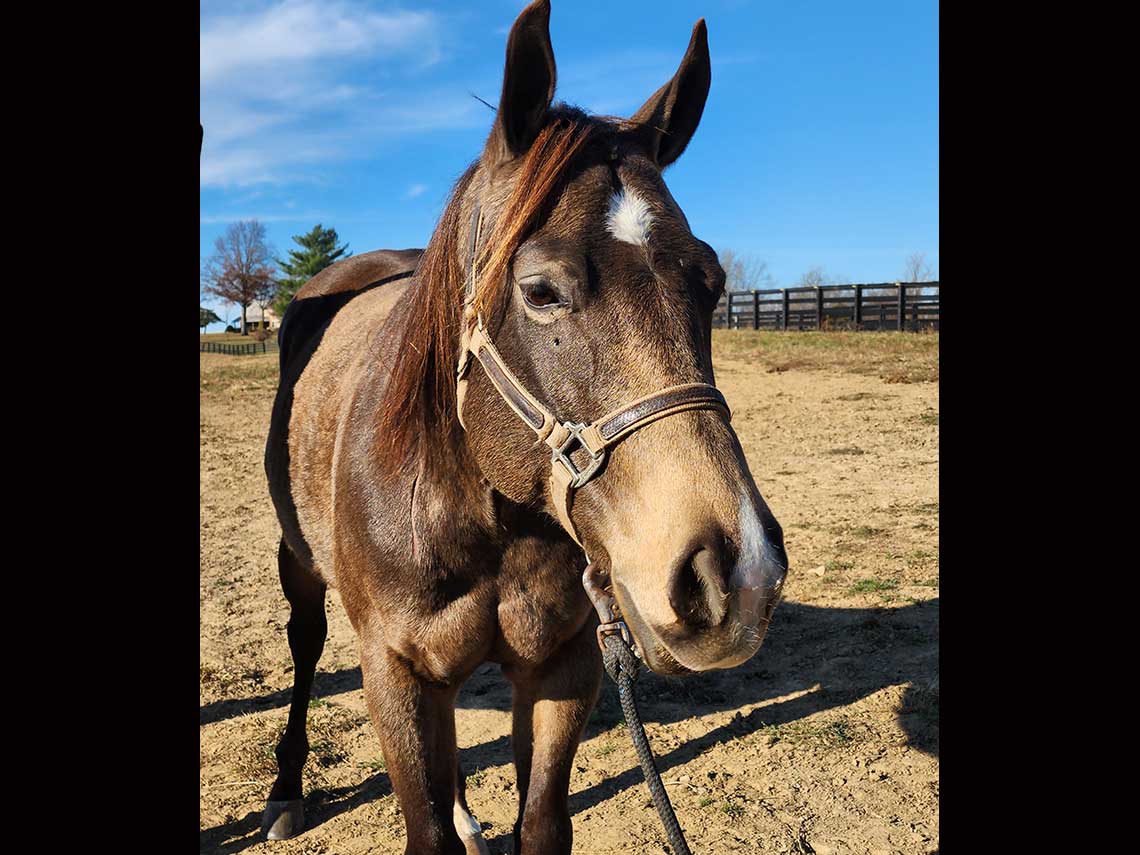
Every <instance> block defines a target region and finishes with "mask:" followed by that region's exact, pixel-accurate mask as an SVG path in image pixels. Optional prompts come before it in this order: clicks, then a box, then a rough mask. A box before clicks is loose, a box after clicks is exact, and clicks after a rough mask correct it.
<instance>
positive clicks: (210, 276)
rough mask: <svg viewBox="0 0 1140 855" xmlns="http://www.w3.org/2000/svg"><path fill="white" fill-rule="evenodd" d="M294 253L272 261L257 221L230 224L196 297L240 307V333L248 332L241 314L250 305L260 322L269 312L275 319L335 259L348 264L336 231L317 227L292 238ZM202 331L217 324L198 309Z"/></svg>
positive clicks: (212, 316) (207, 264)
mask: <svg viewBox="0 0 1140 855" xmlns="http://www.w3.org/2000/svg"><path fill="white" fill-rule="evenodd" d="M293 242H294V243H296V244H297V246H298V247H299V249H291V250H289V254H288V257H287V258H284V259H281V258H275V257H274V255H275V252H274V249H273V246H272V245H271V244H270V242H269V239H268V236H267V232H266V229H265V224H264V223H261V222H260V221H258V220H243V221H242V222H238V223H231V224H230V225H229V226H227V227H226V230H225V232H223V233H222V234H221V235H219V236H218V238H217V239H216V240H215V241H214V252H213V254H212V255H211V256H210V257H209V258H207V259H206V261H205V263H204V264H203V265H202V277H201V296H203V297H205V296H210V297H217V298H218V299H220V300H222V301H223V302H224V303H227V304H233V305H236V306H240V307H241V326H240V332H241V334H242V335H246V334H247V332H248V330H249V325H248V322H247V313H248V311H249V307H250V306H253V305H256V306H258V308H260V309H261V316H262V317H263V318H264V317H265V311H266V309H268V308H269V307H271V306H272V307H273V311H274V312H275V313H276V314H277V316H278V317H282V316H283V315H284V314H285V309H286V308H287V307H288V306H289V302H290V301H291V300H292V299H293V295H294V294H296V293H297V291H298V289H300V287H301V286H302V285H304V284H305V283H306V282H308V281H309V280H310V279H312V278H313V277H314V276H316V275H317V274H318V273H320V272H321V271H322V270H324V269H325V268H326V267H328V266H329V265H330V264H332V263H333V262H335V261H337V260H338V259H340V258H348V257H349V256H351V255H352V253H350V252H348V244H347V243H346V244H344V245H342V246H338V244H339V242H340V237H339V236H338V235H337V233H336V229H332V228H325V227H324V226H323V225H321V224H320V223H317V225H315V226H313V228H312V229H310V230H309V231H308V232H307V233H306V234H303V235H294V236H293ZM198 308H199V310H200V312H199V321H200V323H199V326H201V327H202V328H203V329H204V328H205V327H206V326H207V325H208V324H211V323H217V322H218V321H221V320H222V319H221V318H219V317H218V316H217V314H216V313H214V312H213V311H211V310H209V309H206V308H204V307H202V306H199V307H198Z"/></svg>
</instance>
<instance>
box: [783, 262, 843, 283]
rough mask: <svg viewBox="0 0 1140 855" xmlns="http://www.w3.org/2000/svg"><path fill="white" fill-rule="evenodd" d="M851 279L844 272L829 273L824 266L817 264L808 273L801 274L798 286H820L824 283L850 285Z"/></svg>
mask: <svg viewBox="0 0 1140 855" xmlns="http://www.w3.org/2000/svg"><path fill="white" fill-rule="evenodd" d="M850 284H851V280H850V279H848V278H847V277H846V276H844V275H843V274H842V273H827V272H826V271H825V270H824V269H823V268H822V267H820V266H819V265H816V266H815V267H813V268H811V269H810V270H808V271H807V272H806V273H803V274H801V275H800V280H799V282H797V283H796V284H795V287H796V288H819V287H822V286H824V285H850Z"/></svg>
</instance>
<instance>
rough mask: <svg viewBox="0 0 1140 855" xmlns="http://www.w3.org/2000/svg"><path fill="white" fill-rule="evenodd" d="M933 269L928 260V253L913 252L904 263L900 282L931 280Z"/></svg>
mask: <svg viewBox="0 0 1140 855" xmlns="http://www.w3.org/2000/svg"><path fill="white" fill-rule="evenodd" d="M932 272H933V271H932V270H931V269H930V265H929V264H927V262H926V253H924V252H916V253H913V254H912V255H911V256H910V257H909V258H908V259H907V260H906V264H905V265H903V275H902V279H900V280H899V281H900V282H929V281H930V279H931V274H932Z"/></svg>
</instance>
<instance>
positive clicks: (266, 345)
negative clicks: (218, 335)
mask: <svg viewBox="0 0 1140 855" xmlns="http://www.w3.org/2000/svg"><path fill="white" fill-rule="evenodd" d="M198 350H199V352H201V353H228V354H230V355H231V356H252V355H253V354H255V353H276V352H277V342H276V340H272V341H271V340H268V339H267V340H266V341H251V342H249V343H248V344H224V343H222V342H220V341H199V342H198Z"/></svg>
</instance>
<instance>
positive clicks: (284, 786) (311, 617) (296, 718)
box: [261, 538, 328, 840]
mask: <svg viewBox="0 0 1140 855" xmlns="http://www.w3.org/2000/svg"><path fill="white" fill-rule="evenodd" d="M277 570H278V573H279V575H280V576H281V588H282V590H283V591H284V592H285V599H287V600H288V601H289V607H290V610H291V612H290V616H289V625H288V629H287V633H288V636H289V650H290V652H291V653H292V654H293V696H292V698H291V700H290V703H289V723H288V724H287V725H286V727H285V732H284V733H283V734H282V735H281V741H280V742H278V743H277V780H276V781H274V783H273V789H272V790H271V791H270V793H269V804H268V805H266V808H265V813H264V814H263V815H262V819H261V830H262V831H263V832H265V834H266V836H267V837H268V838H269V839H270V840H283V839H285V838H287V837H292V836H293V835H295V834H298V833H299V832H300V831H301V829H302V828H303V827H304V824H305V814H304V802H303V801H302V793H301V770H302V769H303V768H304V765H305V758H306V757H308V755H309V739H308V737H307V736H306V735H305V723H306V718H307V715H308V711H309V694H310V693H311V691H312V688H313V676H314V675H315V674H316V671H317V661H318V660H319V659H320V658H321V651H322V650H323V649H324V646H325V635H326V634H327V632H328V622H327V621H326V619H325V587H326V586H325V583H324V581H323V580H321V579H320V577H318V576H317V575H316V574H315V573H313V572H312V571H310V570H307V569H306V568H305V567H303V566H302V565H301V563H300V562H299V561H298V560H297V557H296V556H295V555H294V554H293V552H292V550H290V549H289V547H288V546H286V545H285V540H284V538H282V540H281V546H280V547H279V548H278V550H277Z"/></svg>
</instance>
